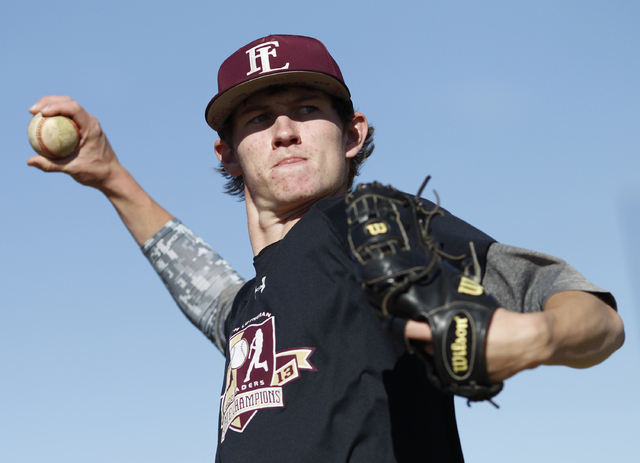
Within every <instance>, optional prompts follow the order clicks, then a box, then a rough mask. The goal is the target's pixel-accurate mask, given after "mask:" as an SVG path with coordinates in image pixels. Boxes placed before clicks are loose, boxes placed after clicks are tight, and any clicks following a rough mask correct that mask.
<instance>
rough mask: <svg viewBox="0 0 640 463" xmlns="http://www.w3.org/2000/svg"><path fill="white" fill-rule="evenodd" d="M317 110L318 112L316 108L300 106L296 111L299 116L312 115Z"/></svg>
mask: <svg viewBox="0 0 640 463" xmlns="http://www.w3.org/2000/svg"><path fill="white" fill-rule="evenodd" d="M317 110H318V108H317V107H315V106H311V105H308V106H301V107H300V109H298V112H299V113H300V114H313V113H315V112H316V111H317Z"/></svg>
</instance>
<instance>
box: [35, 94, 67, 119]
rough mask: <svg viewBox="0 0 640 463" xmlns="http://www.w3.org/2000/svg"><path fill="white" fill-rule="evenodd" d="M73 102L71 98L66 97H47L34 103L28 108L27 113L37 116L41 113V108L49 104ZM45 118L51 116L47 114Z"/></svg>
mask: <svg viewBox="0 0 640 463" xmlns="http://www.w3.org/2000/svg"><path fill="white" fill-rule="evenodd" d="M69 101H73V98H71V97H70V96H66V95H49V96H44V97H42V98H40V99H39V100H38V101H36V103H35V104H34V105H33V106H31V107H30V108H29V112H30V113H31V114H37V113H39V112H40V111H42V109H43V108H45V107H46V106H48V105H50V104H56V103H60V102H69ZM47 116H51V114H47Z"/></svg>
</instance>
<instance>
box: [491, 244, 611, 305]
mask: <svg viewBox="0 0 640 463" xmlns="http://www.w3.org/2000/svg"><path fill="white" fill-rule="evenodd" d="M482 284H483V286H484V288H485V290H486V291H487V292H488V293H489V294H492V295H493V296H494V297H495V298H496V299H497V300H498V301H499V302H500V305H502V306H503V307H504V308H506V309H508V310H511V311H515V312H539V311H542V310H543V309H544V305H545V303H546V302H547V299H549V298H550V297H551V296H552V295H554V294H555V293H558V292H560V291H570V290H577V291H586V292H588V293H592V294H594V295H596V296H597V297H599V298H600V299H602V300H603V301H604V302H605V303H607V304H609V305H610V306H611V307H613V308H614V309H615V308H616V302H615V299H614V298H613V296H612V295H611V293H609V292H607V291H606V290H604V289H602V288H600V287H598V286H596V285H594V284H593V283H591V282H590V281H588V280H587V279H586V278H585V277H584V276H582V274H580V273H579V272H578V271H577V270H576V269H575V268H573V267H572V266H571V265H569V264H568V263H567V262H565V261H564V260H562V259H559V258H557V257H553V256H550V255H548V254H543V253H541V252H536V251H530V250H528V249H522V248H517V247H514V246H507V245H504V244H500V243H494V244H492V245H491V247H489V251H488V253H487V266H486V270H485V275H484V278H483V281H482Z"/></svg>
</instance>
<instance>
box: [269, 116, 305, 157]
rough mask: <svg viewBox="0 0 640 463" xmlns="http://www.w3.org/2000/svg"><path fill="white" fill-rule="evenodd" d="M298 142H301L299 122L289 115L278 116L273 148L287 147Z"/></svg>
mask: <svg viewBox="0 0 640 463" xmlns="http://www.w3.org/2000/svg"><path fill="white" fill-rule="evenodd" d="M298 143H300V133H299V130H298V124H297V123H296V122H295V121H293V120H291V119H290V118H289V117H288V116H285V115H280V116H278V118H277V119H276V121H275V124H274V133H273V143H272V145H273V148H274V149H275V148H280V147H287V146H291V145H297V144H298Z"/></svg>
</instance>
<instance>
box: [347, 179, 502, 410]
mask: <svg viewBox="0 0 640 463" xmlns="http://www.w3.org/2000/svg"><path fill="white" fill-rule="evenodd" d="M428 180H429V177H427V179H426V180H425V181H424V183H423V184H422V186H421V187H420V190H419V191H418V194H417V195H416V196H415V197H412V196H410V195H407V194H405V193H402V192H400V191H398V190H396V189H394V188H392V187H391V186H384V185H381V184H379V183H377V182H374V183H369V184H361V185H358V187H357V188H356V189H355V191H353V192H352V193H350V194H349V195H347V197H346V204H347V218H348V225H349V245H350V247H351V251H352V253H353V258H354V261H355V266H356V273H357V276H358V278H359V279H360V281H361V282H362V286H363V288H364V290H365V292H366V293H367V296H368V298H369V299H370V301H371V302H372V303H373V304H374V305H375V306H377V307H378V308H379V309H380V310H381V314H380V315H381V318H382V321H383V323H384V324H385V326H386V327H387V328H390V329H392V330H393V328H392V327H393V326H395V331H400V330H402V336H403V337H404V326H405V325H406V322H407V321H408V320H418V321H424V322H427V323H428V324H429V325H430V327H431V330H432V332H433V341H432V346H433V355H428V354H426V352H425V351H424V344H420V343H416V342H414V341H412V342H411V343H409V342H407V340H406V339H405V342H406V343H407V346H408V348H409V350H410V351H411V352H415V353H416V354H418V355H419V356H420V357H421V358H422V359H423V360H424V361H425V362H426V364H427V375H428V377H429V379H430V380H431V381H432V382H433V383H434V384H435V385H436V386H437V387H438V388H439V389H440V390H442V391H445V392H448V393H451V394H456V395H459V396H462V397H466V398H467V399H468V400H469V402H471V401H481V400H489V401H491V398H492V397H494V396H495V395H496V394H498V393H499V392H500V391H501V390H502V386H503V384H502V383H494V382H492V381H491V380H490V379H489V375H488V373H487V366H486V359H485V345H486V337H487V331H488V328H489V323H490V322H491V318H492V316H493V313H494V312H495V310H496V309H497V308H498V307H499V303H498V302H497V301H496V300H495V299H494V298H493V297H492V296H490V295H488V294H487V293H485V292H484V289H483V287H482V286H481V285H480V284H479V280H480V265H479V264H478V259H477V257H476V254H475V250H474V248H473V243H470V251H471V258H470V259H467V261H468V262H469V263H468V265H467V266H466V267H464V266H463V265H461V266H460V268H463V267H464V268H465V270H459V269H458V268H456V266H454V265H453V264H452V262H453V260H454V259H459V260H460V261H461V262H462V259H464V258H465V257H466V256H458V257H455V256H450V255H448V254H445V253H444V252H443V251H442V250H441V249H440V246H439V244H438V242H437V241H436V239H435V237H434V236H433V234H432V233H431V232H430V223H431V221H432V220H434V219H436V220H437V216H438V215H443V214H444V213H443V211H442V210H440V209H439V206H438V205H436V206H435V208H434V209H433V210H431V211H428V210H426V209H425V207H424V205H423V202H422V201H421V200H420V194H421V192H422V190H423V189H424V187H425V185H426V183H427V181H428ZM436 196H437V193H436ZM398 322H400V323H398ZM414 348H415V349H414ZM492 403H493V402H492ZM494 405H495V404H494Z"/></svg>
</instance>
